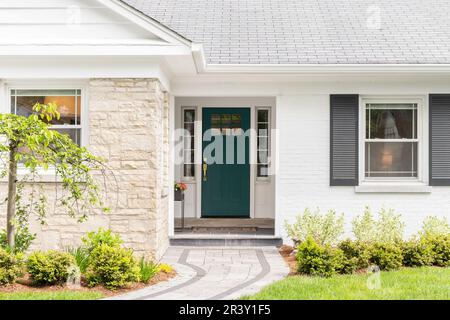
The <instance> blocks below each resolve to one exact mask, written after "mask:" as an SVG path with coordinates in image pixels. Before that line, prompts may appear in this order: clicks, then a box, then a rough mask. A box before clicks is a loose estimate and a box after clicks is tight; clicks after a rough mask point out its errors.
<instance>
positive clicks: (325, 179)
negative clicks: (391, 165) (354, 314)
mask: <svg viewBox="0 0 450 320" xmlns="http://www.w3.org/2000/svg"><path fill="white" fill-rule="evenodd" d="M329 118H330V115H329V95H328V94H302V95H289V96H280V97H278V99H277V119H278V122H277V124H278V128H280V129H279V146H280V147H279V171H278V180H277V181H278V184H277V218H278V217H279V218H280V220H281V223H280V224H279V231H280V232H281V233H282V234H283V235H284V238H285V240H286V241H288V238H287V237H286V235H285V231H284V226H283V225H284V220H285V219H293V218H294V217H295V215H296V214H298V213H300V212H303V210H304V209H305V208H306V207H309V208H317V207H319V208H320V209H321V210H323V211H325V210H328V209H335V210H337V212H339V213H340V212H343V213H345V220H346V233H347V234H346V235H347V236H350V235H351V220H352V219H353V218H354V217H355V216H356V215H358V214H361V213H362V211H363V209H364V206H365V205H369V206H370V207H371V208H372V209H373V211H377V210H378V209H380V208H381V207H382V206H385V207H387V208H394V209H395V210H396V211H397V212H398V213H401V214H402V217H403V220H404V222H405V223H406V229H405V233H406V236H409V235H411V234H413V233H416V232H417V231H418V230H419V229H420V227H421V225H422V221H423V219H424V218H425V217H426V216H428V215H437V216H446V217H447V219H450V187H434V188H433V190H432V192H431V193H429V194H404V193H389V194H381V193H375V194H367V193H364V194H363V193H355V189H354V187H330V185H329V175H330V168H329V163H330V160H329V154H330V150H329V148H330V145H329V135H330V133H329V122H330V119H329Z"/></svg>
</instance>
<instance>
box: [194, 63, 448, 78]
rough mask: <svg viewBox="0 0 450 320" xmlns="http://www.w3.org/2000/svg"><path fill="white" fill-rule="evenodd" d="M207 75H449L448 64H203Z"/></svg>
mask: <svg viewBox="0 0 450 320" xmlns="http://www.w3.org/2000/svg"><path fill="white" fill-rule="evenodd" d="M201 73H207V74H215V73H217V74H224V73H225V74H360V75H361V74H376V73H383V74H386V73H395V74H410V73H411V74H417V73H424V74H430V73H432V74H449V73H450V64H206V63H205V64H204V67H203V70H202V72H201Z"/></svg>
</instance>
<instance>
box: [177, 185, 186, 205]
mask: <svg viewBox="0 0 450 320" xmlns="http://www.w3.org/2000/svg"><path fill="white" fill-rule="evenodd" d="M185 190H187V185H186V184H185V183H182V182H175V201H183V200H184V191H185Z"/></svg>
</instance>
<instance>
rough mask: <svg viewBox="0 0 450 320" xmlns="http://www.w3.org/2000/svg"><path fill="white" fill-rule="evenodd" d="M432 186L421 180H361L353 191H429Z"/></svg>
mask: <svg viewBox="0 0 450 320" xmlns="http://www.w3.org/2000/svg"><path fill="white" fill-rule="evenodd" d="M432 190H433V188H432V187H430V186H428V185H426V184H424V183H421V182H363V183H362V184H361V185H359V186H356V187H355V193H431V191H432Z"/></svg>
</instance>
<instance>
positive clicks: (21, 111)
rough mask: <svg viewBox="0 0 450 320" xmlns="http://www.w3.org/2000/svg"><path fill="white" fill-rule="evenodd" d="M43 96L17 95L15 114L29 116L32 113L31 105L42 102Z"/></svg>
mask: <svg viewBox="0 0 450 320" xmlns="http://www.w3.org/2000/svg"><path fill="white" fill-rule="evenodd" d="M44 101H45V97H37V96H33V97H17V105H16V114H17V115H19V116H23V117H29V116H31V115H32V114H33V113H35V112H33V106H34V105H35V104H36V103H38V102H39V103H44Z"/></svg>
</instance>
